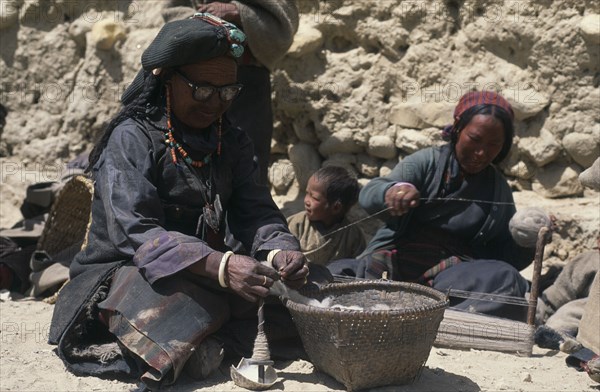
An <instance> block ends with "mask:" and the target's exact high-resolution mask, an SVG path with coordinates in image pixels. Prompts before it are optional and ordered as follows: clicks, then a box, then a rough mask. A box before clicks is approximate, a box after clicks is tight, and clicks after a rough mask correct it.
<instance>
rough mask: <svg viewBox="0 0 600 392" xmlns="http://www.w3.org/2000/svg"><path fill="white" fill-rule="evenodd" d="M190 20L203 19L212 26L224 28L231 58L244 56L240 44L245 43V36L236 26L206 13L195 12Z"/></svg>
mask: <svg viewBox="0 0 600 392" xmlns="http://www.w3.org/2000/svg"><path fill="white" fill-rule="evenodd" d="M192 18H198V19H204V20H206V21H208V22H209V23H211V24H213V25H219V26H223V27H225V28H226V29H227V36H228V38H229V42H230V51H231V55H232V56H233V57H241V56H242V55H243V54H244V47H243V45H242V44H243V43H244V41H246V34H244V32H243V31H242V30H240V29H239V28H238V27H237V26H236V25H234V24H233V23H231V22H227V21H226V20H223V19H221V18H219V17H218V16H215V15H213V14H209V13H207V12H197V13H195V14H194V15H193V16H192Z"/></svg>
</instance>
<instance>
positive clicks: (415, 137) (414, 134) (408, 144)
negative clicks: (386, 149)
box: [396, 129, 431, 154]
mask: <svg viewBox="0 0 600 392" xmlns="http://www.w3.org/2000/svg"><path fill="white" fill-rule="evenodd" d="M430 145H431V140H430V139H429V138H428V137H427V136H425V135H423V134H422V133H421V132H420V131H418V130H416V129H398V131H397V132H396V147H398V148H399V149H401V150H402V151H405V152H407V153H409V154H412V153H413V152H416V151H419V150H422V149H423V148H426V147H429V146H430Z"/></svg>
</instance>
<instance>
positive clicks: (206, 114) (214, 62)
mask: <svg viewBox="0 0 600 392" xmlns="http://www.w3.org/2000/svg"><path fill="white" fill-rule="evenodd" d="M179 70H180V71H181V72H182V73H183V74H184V75H185V76H186V77H187V78H188V79H189V80H190V81H191V82H192V83H194V84H198V85H205V84H210V85H213V86H215V87H220V86H226V85H230V84H234V83H236V80H237V64H236V63H235V60H233V59H232V58H229V57H217V58H214V59H210V60H205V61H201V62H199V63H196V64H189V65H184V66H181V67H179ZM170 83H171V94H172V95H171V105H172V110H173V113H174V114H175V117H177V119H178V120H179V121H181V122H182V123H184V124H185V125H187V126H188V127H190V128H194V129H203V128H206V127H208V126H209V125H210V124H212V123H213V122H215V121H216V120H217V119H218V118H220V117H221V115H222V114H223V113H225V111H226V110H227V109H228V108H229V106H230V105H231V101H230V102H223V101H222V100H221V98H220V97H219V94H218V92H215V93H214V94H213V95H212V96H211V97H210V98H209V99H208V100H206V101H203V102H199V101H196V100H194V98H193V96H192V93H193V89H192V88H191V87H190V86H188V84H187V83H186V81H185V80H183V78H182V77H180V76H179V75H178V74H177V73H174V74H173V75H172V76H171V79H170Z"/></svg>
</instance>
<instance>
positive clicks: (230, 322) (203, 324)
mask: <svg viewBox="0 0 600 392" xmlns="http://www.w3.org/2000/svg"><path fill="white" fill-rule="evenodd" d="M256 313H257V306H256V304H254V303H250V302H247V301H245V300H243V299H242V298H241V297H239V296H238V295H236V294H234V293H233V292H231V291H230V290H225V289H222V288H221V287H220V286H219V285H218V283H217V282H215V281H212V280H210V279H207V278H203V277H198V276H196V275H193V274H191V273H189V272H187V271H182V272H180V273H178V274H175V275H173V276H170V277H168V278H163V279H160V280H159V281H157V282H155V283H154V284H153V285H150V284H149V283H148V281H147V280H146V279H145V278H144V277H143V275H142V274H141V273H140V271H139V269H138V268H137V267H135V266H132V265H127V266H122V267H120V268H118V269H117V270H116V272H115V273H114V274H113V275H112V276H111V277H108V278H107V279H105V281H104V282H103V283H102V284H100V285H99V286H98V288H97V289H96V290H95V294H94V295H93V296H92V297H91V299H90V300H88V301H86V305H85V306H84V308H83V309H82V311H80V313H79V315H78V316H77V317H76V318H75V320H74V322H72V323H71V324H70V325H69V326H68V327H67V328H66V332H65V333H64V336H63V338H62V339H61V341H60V343H59V355H60V356H61V358H62V359H63V361H64V362H65V364H66V365H67V368H69V370H71V371H72V372H73V373H75V374H78V375H95V376H109V377H115V376H116V377H123V376H125V377H127V378H140V379H141V381H142V382H144V383H145V384H146V385H147V386H149V387H150V388H160V387H162V386H165V385H169V384H172V383H174V382H175V381H176V380H177V378H178V376H179V375H180V374H181V371H182V370H183V368H184V365H185V364H186V362H187V360H188V358H189V357H190V356H191V355H192V353H193V352H194V350H195V349H196V347H198V345H199V344H200V343H201V342H202V341H203V340H204V339H205V338H206V337H207V336H209V335H211V336H213V337H215V338H216V340H217V341H219V342H220V343H221V344H222V345H223V346H224V349H225V352H226V355H227V354H228V355H229V356H236V357H240V356H244V357H251V356H252V349H253V344H254V339H255V338H256V332H257V317H256ZM101 320H102V321H101ZM265 333H266V334H267V339H268V341H269V345H270V346H271V345H273V346H272V347H270V348H271V353H272V357H273V358H274V359H278V358H283V359H296V358H299V357H300V358H302V357H303V358H305V357H306V354H305V352H304V350H303V348H302V345H301V341H300V339H299V335H298V332H297V330H296V328H295V325H294V324H293V321H292V320H291V317H290V315H289V313H288V312H287V309H285V308H284V307H283V306H282V305H281V302H280V301H279V300H278V299H276V298H274V297H269V298H268V300H267V305H266V306H265ZM115 348H116V350H115Z"/></svg>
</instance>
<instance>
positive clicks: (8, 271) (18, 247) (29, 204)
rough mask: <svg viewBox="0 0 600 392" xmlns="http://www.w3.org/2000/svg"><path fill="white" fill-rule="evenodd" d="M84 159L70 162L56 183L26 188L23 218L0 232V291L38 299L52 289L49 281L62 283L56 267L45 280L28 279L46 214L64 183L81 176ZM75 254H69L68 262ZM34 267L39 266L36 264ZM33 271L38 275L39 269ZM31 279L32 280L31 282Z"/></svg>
mask: <svg viewBox="0 0 600 392" xmlns="http://www.w3.org/2000/svg"><path fill="white" fill-rule="evenodd" d="M87 157H88V154H87V153H84V154H80V155H79V156H77V157H76V158H74V159H73V160H71V161H69V163H67V165H66V170H65V172H64V173H62V174H61V175H60V178H58V179H57V181H43V182H38V183H35V184H32V185H30V186H28V187H27V190H26V196H25V198H24V200H23V203H22V205H21V208H20V209H21V214H22V215H23V219H22V220H21V221H19V222H17V223H16V224H15V225H13V226H12V227H11V228H7V229H0V236H1V237H2V245H1V247H2V248H1V251H0V289H7V290H10V291H14V292H18V293H20V294H28V295H34V296H37V295H39V294H42V293H43V291H46V290H47V289H49V288H52V287H54V286H55V285H52V286H48V284H51V283H52V282H56V284H58V281H57V279H58V280H63V278H64V276H65V271H58V269H59V267H54V268H53V269H52V270H49V271H48V272H47V273H46V276H45V277H44V278H42V277H41V276H40V274H34V275H32V276H30V274H31V273H32V267H31V257H32V254H33V253H34V251H35V250H36V249H38V250H43V249H39V243H38V242H39V241H40V238H41V237H42V234H43V233H44V230H45V225H46V223H47V220H48V217H49V212H50V210H51V209H52V208H53V207H54V204H55V202H56V200H57V198H58V197H59V194H60V193H61V191H62V190H63V188H64V186H65V184H67V183H68V182H69V181H70V180H71V179H73V178H74V177H75V176H77V175H81V174H82V173H83V170H84V168H85V166H86V165H87ZM75 253H76V252H74V253H73V252H71V253H70V257H71V259H72V257H73V256H74V254H75ZM61 261H62V263H65V262H66V259H65V257H61ZM37 267H40V265H39V264H38V265H37ZM34 272H40V270H39V269H38V270H36V271H34ZM55 272H56V278H53V277H52V275H54V273H55ZM32 277H33V279H34V280H33V281H31V278H32ZM42 281H43V282H45V283H43V282H42ZM63 281H64V280H63ZM41 282H42V285H41V286H39V287H37V288H34V287H31V285H32V283H33V284H34V285H36V284H38V283H41ZM41 288H44V290H42V291H40V289H41Z"/></svg>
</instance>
